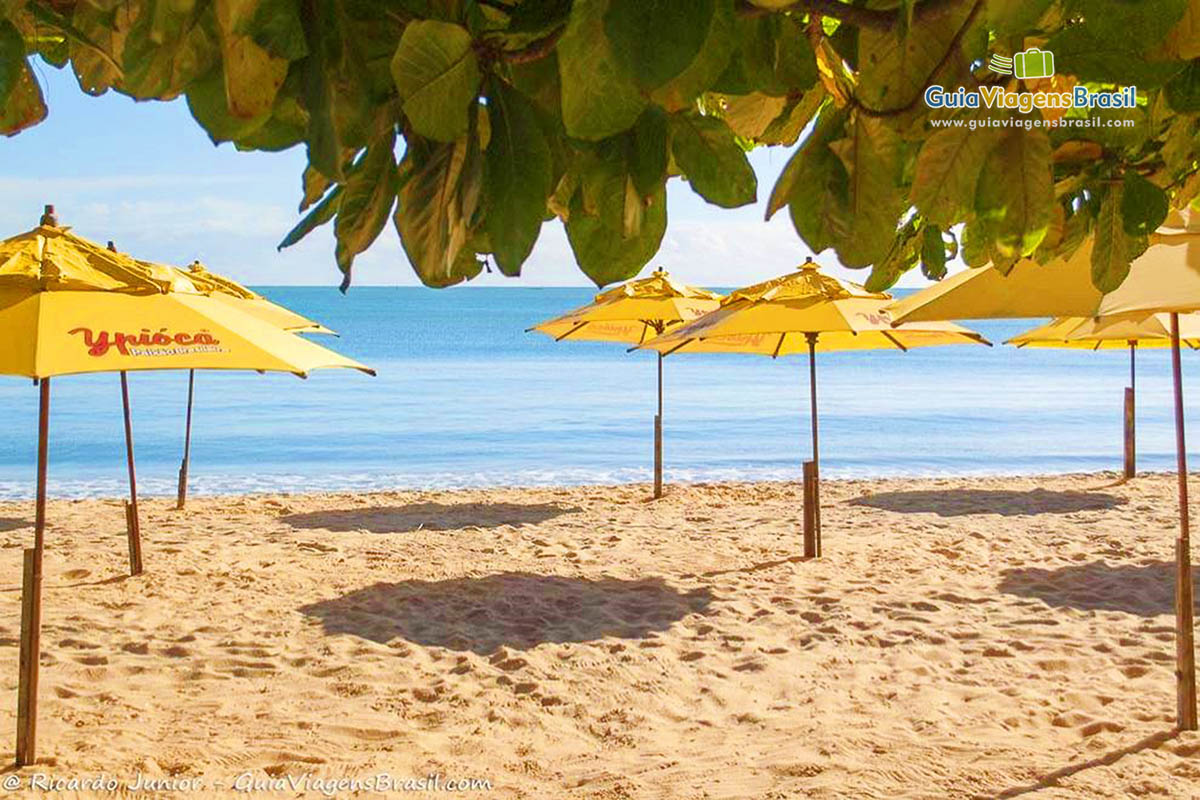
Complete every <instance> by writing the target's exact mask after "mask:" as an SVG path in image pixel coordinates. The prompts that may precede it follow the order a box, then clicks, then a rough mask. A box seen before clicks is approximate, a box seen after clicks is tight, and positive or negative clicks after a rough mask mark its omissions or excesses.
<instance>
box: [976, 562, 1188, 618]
mask: <svg viewBox="0 0 1200 800" xmlns="http://www.w3.org/2000/svg"><path fill="white" fill-rule="evenodd" d="M1195 579H1196V576H1195V575H1193V583H1195V582H1196V580H1195ZM999 589H1000V591H1002V592H1005V593H1006V594H1014V595H1019V596H1021V597H1035V598H1037V599H1039V600H1042V601H1043V602H1045V603H1046V604H1047V605H1049V606H1053V607H1055V608H1078V609H1082V610H1085V611H1124V612H1126V613H1129V614H1137V615H1139V616H1142V617H1153V616H1157V615H1159V614H1172V613H1174V611H1175V564H1174V562H1168V561H1156V562H1154V563H1152V564H1144V565H1135V564H1117V565H1112V564H1106V563H1105V562H1103V561H1092V562H1090V563H1088V564H1079V565H1077V566H1074V565H1073V566H1069V567H1059V568H1058V569H1042V568H1040V567H1024V568H1021V569H1009V570H1005V571H1004V572H1003V573H1001V579H1000V586H999Z"/></svg>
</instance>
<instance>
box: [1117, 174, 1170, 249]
mask: <svg viewBox="0 0 1200 800" xmlns="http://www.w3.org/2000/svg"><path fill="white" fill-rule="evenodd" d="M1123 183H1124V186H1123V187H1122V191H1121V218H1122V220H1124V223H1123V224H1124V226H1125V233H1126V234H1128V235H1129V236H1149V235H1150V234H1152V233H1154V231H1155V230H1157V229H1158V226H1159V225H1162V224H1163V220H1165V219H1166V218H1167V211H1168V207H1169V203H1168V201H1167V193H1166V192H1164V191H1163V190H1162V189H1160V188H1158V187H1157V186H1155V185H1154V184H1153V183H1151V182H1150V181H1148V180H1146V179H1145V178H1143V177H1142V176H1141V175H1139V174H1137V173H1136V172H1134V171H1133V170H1129V171H1127V172H1126V173H1125V179H1124V181H1123Z"/></svg>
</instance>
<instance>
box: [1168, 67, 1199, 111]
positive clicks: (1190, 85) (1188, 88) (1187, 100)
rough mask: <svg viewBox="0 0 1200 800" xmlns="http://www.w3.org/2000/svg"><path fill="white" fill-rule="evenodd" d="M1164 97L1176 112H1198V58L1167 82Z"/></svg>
mask: <svg viewBox="0 0 1200 800" xmlns="http://www.w3.org/2000/svg"><path fill="white" fill-rule="evenodd" d="M1166 96H1167V102H1168V103H1170V104H1171V108H1173V109H1174V110H1176V111H1179V112H1184V113H1190V112H1193V111H1200V58H1197V59H1194V60H1193V61H1191V62H1189V63H1188V65H1187V68H1186V69H1184V70H1183V71H1182V72H1180V73H1179V74H1178V75H1176V76H1175V77H1174V78H1171V80H1169V81H1167V85H1166Z"/></svg>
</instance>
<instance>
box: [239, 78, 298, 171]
mask: <svg viewBox="0 0 1200 800" xmlns="http://www.w3.org/2000/svg"><path fill="white" fill-rule="evenodd" d="M288 83H292V84H294V85H293V86H292V87H291V88H290V89H289V88H287V87H288ZM302 83H303V78H302V76H301V75H300V74H299V73H294V74H293V76H291V77H289V78H288V80H287V81H285V82H284V87H285V88H284V89H281V90H280V91H279V93H278V94H277V95H275V105H274V107H272V109H271V113H270V115H269V116H268V117H267V120H266V122H264V123H263V124H262V126H261V127H259V128H256V129H255V130H254V131H253V132H251V133H250V134H248V135H246V136H242V137H239V138H238V140H237V141H236V142H234V146H235V147H236V148H237V149H238V150H243V151H245V150H265V151H268V152H279V151H280V150H286V149H288V148H289V147H292V146H293V145H297V144H300V143H301V142H303V141H304V137H305V135H306V134H307V133H308V112H307V111H305V110H304V107H303V106H301V105H300V98H299V91H300V85H301V84H302Z"/></svg>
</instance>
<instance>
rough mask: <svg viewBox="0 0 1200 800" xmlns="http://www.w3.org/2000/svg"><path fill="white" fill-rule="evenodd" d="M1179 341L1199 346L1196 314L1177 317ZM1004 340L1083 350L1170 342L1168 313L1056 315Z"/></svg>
mask: <svg viewBox="0 0 1200 800" xmlns="http://www.w3.org/2000/svg"><path fill="white" fill-rule="evenodd" d="M1179 333H1180V338H1181V339H1182V341H1184V342H1186V343H1187V345H1188V346H1189V347H1191V348H1193V349H1196V348H1200V314H1187V315H1185V316H1181V317H1180V318H1179ZM1005 344H1012V345H1016V346H1017V347H1066V348H1079V349H1085V350H1114V349H1124V348H1126V347H1128V346H1130V345H1137V346H1139V347H1170V346H1171V315H1170V314H1151V315H1149V316H1146V315H1144V314H1123V315H1118V316H1113V317H1059V318H1058V319H1055V320H1051V321H1050V322H1047V323H1046V324H1045V325H1039V326H1038V327H1036V328H1031V329H1030V330H1027V331H1025V332H1024V333H1020V334H1017V335H1016V336H1014V337H1013V338H1011V339H1009V340H1008V341H1007V342H1005Z"/></svg>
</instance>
